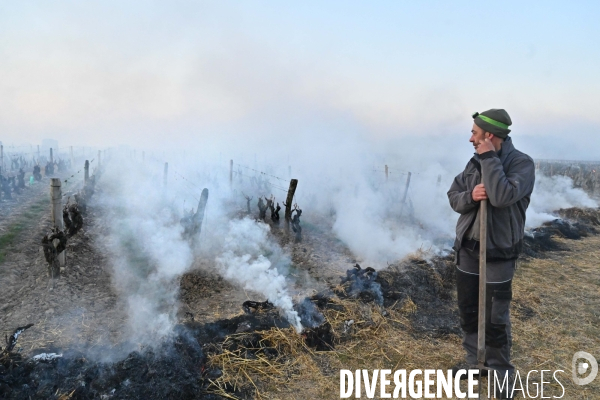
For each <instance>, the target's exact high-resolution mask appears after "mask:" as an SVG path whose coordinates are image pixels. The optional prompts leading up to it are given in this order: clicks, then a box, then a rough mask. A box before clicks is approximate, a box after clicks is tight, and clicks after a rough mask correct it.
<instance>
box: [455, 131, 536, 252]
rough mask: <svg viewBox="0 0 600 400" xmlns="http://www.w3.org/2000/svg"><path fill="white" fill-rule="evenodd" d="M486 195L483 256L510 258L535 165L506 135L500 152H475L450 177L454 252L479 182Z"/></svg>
mask: <svg viewBox="0 0 600 400" xmlns="http://www.w3.org/2000/svg"><path fill="white" fill-rule="evenodd" d="M482 171H483V177H484V179H483V184H484V186H485V190H486V193H487V196H488V215H487V258H488V259H492V260H493V259H502V260H511V259H515V258H517V257H518V256H519V253H520V252H521V250H522V248H523V235H524V231H525V211H526V210H527V207H528V206H529V201H530V197H531V192H532V191H533V184H534V181H535V165H534V163H533V160H532V159H531V157H529V156H528V155H527V154H524V153H521V152H520V151H519V150H517V149H515V147H514V146H513V144H512V140H511V139H510V137H508V138H507V139H506V140H505V141H504V143H503V144H502V149H501V151H500V155H498V153H496V152H495V151H489V152H486V153H483V154H481V155H479V154H475V155H474V156H473V158H471V160H470V161H469V163H468V164H467V166H466V167H465V170H464V171H463V172H461V173H460V174H459V175H457V176H456V178H454V182H453V183H452V186H451V187H450V190H449V191H448V199H449V200H450V206H451V207H452V209H453V210H454V211H456V212H457V213H459V214H460V217H459V218H458V222H457V224H456V239H455V241H454V249H455V250H456V251H457V252H458V250H459V249H460V248H461V246H462V244H463V239H464V237H465V233H466V232H467V231H468V230H469V229H470V228H471V225H472V224H473V222H474V221H475V218H476V216H477V212H478V211H479V202H475V201H473V198H472V197H471V192H472V191H473V189H474V188H475V186H476V185H478V184H479V183H481V172H482Z"/></svg>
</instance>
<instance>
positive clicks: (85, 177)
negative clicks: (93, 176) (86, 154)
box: [83, 160, 90, 185]
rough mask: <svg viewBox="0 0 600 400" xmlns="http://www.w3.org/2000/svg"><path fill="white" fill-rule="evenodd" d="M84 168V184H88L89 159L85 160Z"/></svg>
mask: <svg viewBox="0 0 600 400" xmlns="http://www.w3.org/2000/svg"><path fill="white" fill-rule="evenodd" d="M83 170H84V173H83V184H84V185H87V183H88V181H89V180H90V162H89V161H88V160H85V166H84V167H83Z"/></svg>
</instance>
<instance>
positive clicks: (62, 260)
mask: <svg viewBox="0 0 600 400" xmlns="http://www.w3.org/2000/svg"><path fill="white" fill-rule="evenodd" d="M50 198H51V199H52V222H53V224H54V227H55V228H57V229H58V230H59V231H61V232H62V231H64V229H65V222H64V220H63V212H62V190H61V182H60V178H52V180H51V182H50ZM58 242H59V240H58V239H54V245H55V246H56V245H57V244H58ZM66 259H67V257H66V251H62V252H61V253H60V254H58V263H59V265H60V268H61V269H63V268H64V267H65V265H66Z"/></svg>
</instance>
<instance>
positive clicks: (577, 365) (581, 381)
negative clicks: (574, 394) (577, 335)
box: [572, 351, 598, 386]
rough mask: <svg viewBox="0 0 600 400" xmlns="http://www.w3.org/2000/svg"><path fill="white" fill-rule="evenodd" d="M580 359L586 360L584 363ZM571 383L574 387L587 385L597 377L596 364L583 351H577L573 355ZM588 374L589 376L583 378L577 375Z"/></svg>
mask: <svg viewBox="0 0 600 400" xmlns="http://www.w3.org/2000/svg"><path fill="white" fill-rule="evenodd" d="M581 359H584V360H586V361H585V362H583V361H580V360H581ZM572 369H573V382H574V383H575V384H576V385H580V386H583V385H587V384H588V383H590V382H592V381H593V380H594V379H596V375H598V362H597V361H596V359H595V358H594V356H593V355H591V354H590V353H586V352H585V351H578V352H577V353H575V354H574V355H573V364H572ZM588 372H589V375H588V376H587V377H585V378H580V377H579V376H578V375H584V374H586V373H588Z"/></svg>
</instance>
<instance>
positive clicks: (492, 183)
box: [480, 152, 535, 208]
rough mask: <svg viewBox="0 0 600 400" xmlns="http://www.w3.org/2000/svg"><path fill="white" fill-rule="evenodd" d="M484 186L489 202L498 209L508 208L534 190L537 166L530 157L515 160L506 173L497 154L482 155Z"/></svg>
mask: <svg viewBox="0 0 600 400" xmlns="http://www.w3.org/2000/svg"><path fill="white" fill-rule="evenodd" d="M480 158H481V171H482V174H483V185H484V186H485V192H486V193H487V196H488V199H489V202H490V204H491V205H492V206H494V207H497V208H503V207H508V206H510V205H511V204H514V203H516V202H517V201H519V200H521V199H522V198H523V197H525V196H526V195H528V194H530V193H531V191H532V190H533V184H534V181H535V164H534V163H533V160H532V159H531V158H529V157H523V158H520V159H518V160H515V161H514V162H513V163H512V164H511V165H510V167H509V170H508V173H505V172H504V169H503V168H502V163H501V162H500V159H499V158H498V156H497V155H496V153H495V152H488V153H484V154H481V156H480Z"/></svg>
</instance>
